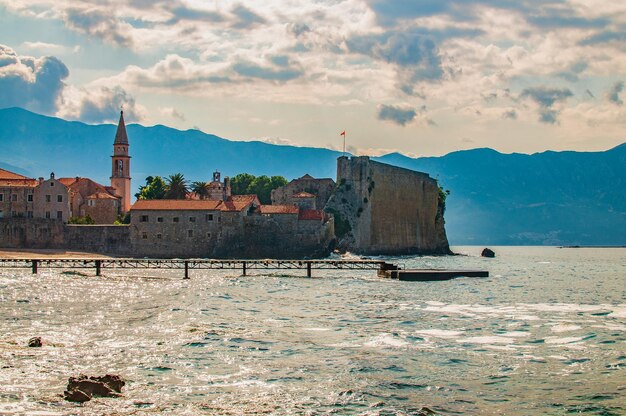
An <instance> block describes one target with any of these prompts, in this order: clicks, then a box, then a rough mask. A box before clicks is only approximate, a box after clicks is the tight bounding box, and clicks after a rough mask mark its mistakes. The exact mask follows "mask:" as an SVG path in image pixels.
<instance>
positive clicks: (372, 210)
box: [326, 156, 450, 255]
mask: <svg viewBox="0 0 626 416" xmlns="http://www.w3.org/2000/svg"><path fill="white" fill-rule="evenodd" d="M326 210H327V211H330V212H333V213H334V214H335V215H336V217H338V218H335V221H336V222H338V221H339V222H347V224H348V225H347V226H346V228H348V230H347V232H346V234H345V235H342V236H340V237H341V238H340V239H339V246H340V248H342V249H344V250H349V251H353V252H356V253H363V254H393V255H397V254H427V253H429V254H448V253H450V247H449V245H448V239H447V237H446V232H445V228H444V219H443V207H442V205H441V203H440V199H439V186H438V184H437V181H436V180H434V179H433V178H431V177H430V176H428V174H426V173H422V172H416V171H412V170H409V169H403V168H399V167H396V166H391V165H387V164H384V163H379V162H375V161H372V160H370V159H369V157H367V156H361V157H352V158H348V157H345V156H344V157H340V158H338V159H337V190H336V192H335V193H334V195H333V197H332V198H331V199H330V201H329V202H328V204H327V206H326Z"/></svg>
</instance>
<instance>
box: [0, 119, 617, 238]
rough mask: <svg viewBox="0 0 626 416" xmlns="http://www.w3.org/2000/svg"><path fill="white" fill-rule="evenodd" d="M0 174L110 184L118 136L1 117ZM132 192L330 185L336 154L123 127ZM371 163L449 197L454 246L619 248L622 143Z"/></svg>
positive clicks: (107, 129)
mask: <svg viewBox="0 0 626 416" xmlns="http://www.w3.org/2000/svg"><path fill="white" fill-rule="evenodd" d="M0 125H1V126H2V129H0V145H1V147H0V148H1V149H2V152H1V153H0V167H1V168H4V169H8V170H11V171H14V172H17V173H21V174H24V175H27V176H31V177H39V176H44V177H48V176H49V174H50V172H55V174H56V175H57V176H58V177H62V176H68V177H72V176H84V177H90V178H92V179H94V180H96V181H98V182H100V183H104V184H107V183H108V182H109V179H108V177H109V175H110V172H111V162H110V155H111V153H112V143H113V138H114V135H115V129H116V126H115V125H112V124H107V125H88V124H84V123H81V122H75V121H66V120H62V119H59V118H54V117H47V116H43V115H39V114H35V113H32V112H29V111H26V110H23V109H21V108H7V109H1V110H0ZM127 131H128V136H129V140H130V144H131V146H130V153H131V156H132V161H131V167H132V175H133V187H134V188H135V189H137V188H138V187H139V185H141V184H143V183H144V180H145V177H147V176H150V175H152V176H155V175H161V176H167V175H170V174H172V173H177V172H181V173H183V174H184V175H185V177H186V178H187V179H189V180H194V181H195V180H209V179H210V178H211V175H212V172H213V171H214V170H219V171H220V172H222V175H224V176H233V175H235V174H237V173H241V172H248V173H251V174H253V175H282V176H285V177H286V178H287V179H293V178H296V177H300V176H302V175H304V174H305V173H308V174H310V175H312V176H314V177H319V178H323V177H331V178H334V177H335V168H336V158H337V157H338V156H340V155H341V153H340V152H337V151H333V150H329V149H320V148H311V147H295V146H284V145H274V144H268V143H263V142H258V141H251V142H242V141H230V140H226V139H223V138H220V137H218V136H215V135H211V134H206V133H203V132H201V131H199V130H186V131H181V130H176V129H173V128H169V127H166V126H162V125H156V126H152V127H145V126H141V125H138V124H131V125H128V126H127ZM373 159H375V160H378V161H381V162H384V163H389V164H392V165H397V166H401V167H405V168H409V169H413V170H418V171H422V172H427V173H429V174H430V175H431V176H432V177H434V178H436V179H438V180H439V183H440V185H441V186H442V187H443V188H445V189H449V190H450V196H449V197H448V200H447V204H446V207H447V210H446V215H445V217H446V229H447V232H448V237H449V240H450V243H451V244H453V245H462V244H477V245H487V244H491V245H531V244H539V245H543V244H550V245H625V244H626V143H624V144H622V145H619V146H617V147H615V148H613V149H609V150H606V151H602V152H574V151H565V152H553V151H547V152H542V153H535V154H531V155H528V154H518V153H513V154H503V153H499V152H497V151H495V150H492V149H473V150H464V151H458V152H453V153H449V154H447V155H445V156H440V157H420V158H410V157H407V156H404V155H402V154H399V153H391V154H388V155H384V156H381V157H376V158H373Z"/></svg>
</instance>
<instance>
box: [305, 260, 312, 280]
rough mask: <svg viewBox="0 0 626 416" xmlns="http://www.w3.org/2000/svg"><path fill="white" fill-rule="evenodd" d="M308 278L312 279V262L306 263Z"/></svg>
mask: <svg viewBox="0 0 626 416" xmlns="http://www.w3.org/2000/svg"><path fill="white" fill-rule="evenodd" d="M306 277H311V262H310V261H307V262H306Z"/></svg>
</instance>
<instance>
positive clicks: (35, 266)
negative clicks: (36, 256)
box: [33, 260, 39, 274]
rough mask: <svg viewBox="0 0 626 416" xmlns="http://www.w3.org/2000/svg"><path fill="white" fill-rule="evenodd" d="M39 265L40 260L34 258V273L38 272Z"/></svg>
mask: <svg viewBox="0 0 626 416" xmlns="http://www.w3.org/2000/svg"><path fill="white" fill-rule="evenodd" d="M38 265H39V260H33V274H37V266H38Z"/></svg>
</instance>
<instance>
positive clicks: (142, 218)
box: [139, 215, 148, 222]
mask: <svg viewBox="0 0 626 416" xmlns="http://www.w3.org/2000/svg"><path fill="white" fill-rule="evenodd" d="M139 222H148V216H147V215H142V216H141V217H139Z"/></svg>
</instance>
